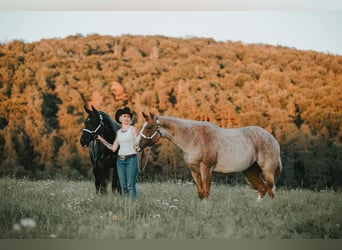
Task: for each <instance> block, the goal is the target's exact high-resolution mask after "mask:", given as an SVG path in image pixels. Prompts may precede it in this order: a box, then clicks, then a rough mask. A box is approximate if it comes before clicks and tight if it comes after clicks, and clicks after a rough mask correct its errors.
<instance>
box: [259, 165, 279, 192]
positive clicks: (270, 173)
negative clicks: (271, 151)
mask: <svg viewBox="0 0 342 250" xmlns="http://www.w3.org/2000/svg"><path fill="white" fill-rule="evenodd" d="M277 169H278V162H276V163H274V162H271V163H266V164H265V166H264V168H263V169H262V174H263V176H264V179H265V182H266V188H267V193H268V195H269V196H270V197H271V198H274V187H275V185H274V181H275V174H276V170H277Z"/></svg>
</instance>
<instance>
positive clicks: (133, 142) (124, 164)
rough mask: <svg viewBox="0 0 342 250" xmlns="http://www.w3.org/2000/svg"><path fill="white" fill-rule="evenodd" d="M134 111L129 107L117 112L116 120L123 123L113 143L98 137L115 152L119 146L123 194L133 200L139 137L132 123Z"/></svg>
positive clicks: (136, 175) (118, 161) (98, 138)
mask: <svg viewBox="0 0 342 250" xmlns="http://www.w3.org/2000/svg"><path fill="white" fill-rule="evenodd" d="M132 117H133V113H132V112H131V110H130V109H129V108H128V107H125V108H123V109H119V110H118V111H117V112H116V114H115V120H116V121H117V122H118V123H120V124H121V129H120V130H118V131H117V132H116V133H117V134H116V138H115V141H114V143H113V144H110V143H109V142H107V141H106V140H105V139H104V138H102V137H101V136H97V137H96V139H97V140H99V141H100V142H102V143H103V144H104V145H105V146H106V147H107V148H109V149H110V150H112V151H113V152H115V151H116V150H117V149H118V147H119V146H120V148H119V152H118V159H117V169H118V175H119V179H120V185H121V195H122V196H128V195H130V196H131V197H132V199H133V200H136V198H137V190H136V180H137V177H138V158H137V151H136V148H137V138H138V130H137V129H136V128H135V127H134V126H132V125H131V123H132Z"/></svg>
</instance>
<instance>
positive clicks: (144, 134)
mask: <svg viewBox="0 0 342 250" xmlns="http://www.w3.org/2000/svg"><path fill="white" fill-rule="evenodd" d="M142 114H143V116H144V118H145V122H144V124H143V126H142V128H141V131H140V133H139V148H138V151H141V150H143V149H144V148H145V147H148V146H152V145H154V144H155V143H157V142H158V141H159V139H160V138H161V133H160V121H159V119H158V117H156V116H155V115H153V114H152V113H150V115H146V114H145V113H142Z"/></svg>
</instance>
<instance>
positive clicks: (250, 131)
mask: <svg viewBox="0 0 342 250" xmlns="http://www.w3.org/2000/svg"><path fill="white" fill-rule="evenodd" d="M217 141H218V143H217V148H216V151H217V162H216V166H215V168H214V171H215V172H222V173H233V172H241V171H244V170H246V169H248V168H249V167H250V166H251V165H252V164H253V163H254V162H256V161H257V160H260V159H261V160H260V161H264V160H272V161H278V159H279V154H280V148H279V144H278V142H277V141H276V139H275V138H274V137H273V136H272V135H271V134H270V133H269V132H267V131H266V130H265V129H263V128H261V127H258V126H249V127H241V128H232V129H219V130H218V131H217Z"/></svg>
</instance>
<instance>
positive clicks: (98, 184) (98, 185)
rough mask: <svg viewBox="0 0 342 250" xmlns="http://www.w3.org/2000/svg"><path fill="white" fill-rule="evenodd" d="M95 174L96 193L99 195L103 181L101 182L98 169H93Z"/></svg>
mask: <svg viewBox="0 0 342 250" xmlns="http://www.w3.org/2000/svg"><path fill="white" fill-rule="evenodd" d="M93 174H94V177H95V191H96V193H97V194H98V193H99V191H100V185H101V181H100V178H99V176H98V174H97V171H96V167H94V168H93Z"/></svg>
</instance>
